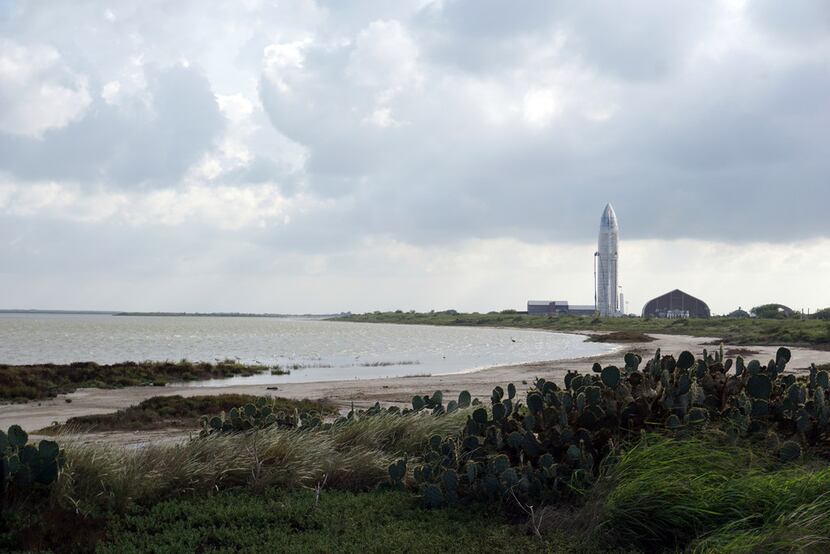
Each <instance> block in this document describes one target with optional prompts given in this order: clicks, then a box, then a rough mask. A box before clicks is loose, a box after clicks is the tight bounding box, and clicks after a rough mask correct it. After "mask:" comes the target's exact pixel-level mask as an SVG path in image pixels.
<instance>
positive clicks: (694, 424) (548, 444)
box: [398, 347, 830, 506]
mask: <svg viewBox="0 0 830 554" xmlns="http://www.w3.org/2000/svg"><path fill="white" fill-rule="evenodd" d="M789 360H790V351H789V350H787V349H786V348H781V349H779V350H778V352H777V355H776V358H775V359H774V360H770V361H769V363H768V364H767V365H766V366H762V365H761V364H760V363H759V362H757V361H752V362H749V363H748V364H745V363H744V361H743V359H742V358H740V357H739V358H737V359H736V360H735V361H734V362H733V360H731V359H725V358H724V355H723V348H722V347H721V348H720V349H719V350H718V351H717V352H715V353H713V354H710V353H709V352H706V351H704V352H703V356H702V357H701V358H696V357H695V356H694V355H693V354H691V353H690V352H683V353H681V354H680V356H678V357H677V358H676V359H675V358H674V356H662V355H661V353H660V351H659V350H658V351H657V353H656V354H655V356H654V357H653V358H652V359H649V360H648V361H647V362H646V363H645V365H643V359H642V358H641V357H640V356H639V355H637V354H634V353H629V354H627V355H626V356H625V366H624V367H623V368H619V367H616V366H607V367H602V366H600V365H599V364H595V365H594V367H593V371H592V372H591V373H589V374H579V373H576V372H568V374H567V375H566V376H565V379H564V388H562V387H560V386H559V385H557V384H556V383H553V382H551V381H547V380H545V379H537V380H536V381H535V382H534V383H533V385H532V387H530V389H529V390H528V391H527V393H526V396H525V401H524V403H522V402H521V401H519V400H518V399H517V396H516V387H515V386H514V385H512V384H511V385H508V386H507V392H505V390H504V389H502V388H501V387H496V388H495V389H493V392H492V395H491V398H490V409H489V410H488V409H486V408H485V407H483V406H479V407H477V408H476V409H474V410H473V411H472V412H471V413H470V414H469V415H468V418H467V423H466V425H465V427H464V430H463V432H462V433H461V435H460V436H458V437H443V438H442V437H439V436H435V437H433V438H432V440H430V443H429V447H428V448H427V449H426V451H425V452H424V454H423V456H422V457H421V460H420V462H419V464H418V465H416V466H415V467H414V471H413V477H414V479H415V481H416V482H417V483H418V484H419V487H420V491H421V496H422V497H423V499H424V501H425V503H426V504H427V505H429V506H437V505H441V504H444V503H452V502H455V501H457V500H458V499H460V498H463V497H475V498H490V499H493V498H502V499H504V498H508V499H509V498H512V497H515V498H516V499H520V500H522V501H524V500H552V499H555V498H559V497H561V496H563V495H568V494H572V493H573V492H574V491H579V490H581V489H583V488H584V487H586V486H588V485H590V484H591V482H592V481H593V480H594V479H595V477H596V476H597V475H598V473H599V466H600V464H601V463H603V462H604V461H606V460H609V457H610V456H611V455H612V454H613V452H614V451H615V448H616V446H615V445H618V444H620V443H621V442H622V441H624V440H626V439H628V438H631V437H637V436H639V435H640V434H641V433H642V432H644V431H647V430H649V431H657V430H661V431H663V432H668V433H674V434H683V433H693V432H695V431H697V430H698V429H700V428H701V427H703V426H705V425H706V424H708V423H712V424H718V425H721V426H722V427H723V428H724V429H725V430H726V431H727V433H728V434H730V436H733V437H734V438H737V437H738V436H755V437H766V439H767V445H768V447H769V448H770V449H771V450H772V451H773V453H774V454H776V455H778V456H779V457H780V459H781V460H782V461H791V460H795V459H798V458H799V457H800V456H801V455H802V446H805V447H807V446H813V445H816V444H818V443H819V442H822V441H823V442H824V443H825V444H826V442H827V441H829V440H830V425H828V421H830V397H828V393H829V392H830V387H828V384H830V383H828V380H829V379H828V377H830V376H828V373H827V372H826V371H818V369H817V368H816V367H815V366H813V368H812V369H811V371H810V374H809V377H807V376H802V377H797V376H796V375H795V374H785V373H784V370H785V368H786V365H787V363H788V362H789ZM641 366H642V367H641ZM733 368H734V371H733ZM426 399H427V397H415V398H414V399H413V408H416V409H428V408H430V406H429V405H428V404H427V403H426ZM429 399H430V400H432V401H433V403H435V402H436V401H437V405H440V396H439V397H438V398H436V397H435V396H434V395H433V397H429ZM416 403H417V405H416ZM471 404H472V403H471ZM432 409H433V411H436V407H432ZM438 411H439V412H440V410H438ZM779 435H780V436H783V437H784V438H785V440H784V441H783V442H782V441H781V439H779ZM611 459H613V458H611ZM400 479H401V478H399V479H398V481H400Z"/></svg>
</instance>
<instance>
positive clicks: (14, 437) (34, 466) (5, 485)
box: [0, 425, 64, 505]
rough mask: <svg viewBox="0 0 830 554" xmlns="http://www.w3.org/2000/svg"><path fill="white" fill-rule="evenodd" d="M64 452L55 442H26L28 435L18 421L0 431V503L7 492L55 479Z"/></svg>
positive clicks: (44, 483) (47, 483) (47, 482)
mask: <svg viewBox="0 0 830 554" xmlns="http://www.w3.org/2000/svg"><path fill="white" fill-rule="evenodd" d="M63 463H64V454H63V451H62V450H61V449H60V447H59V446H58V443H56V442H55V441H51V440H42V441H40V442H39V443H38V444H37V445H32V444H29V435H28V434H27V433H26V431H24V430H23V429H22V428H21V427H20V426H19V425H12V426H11V427H9V430H8V432H3V431H0V497H2V505H5V503H6V498H7V497H8V496H9V495H10V493H14V492H19V491H26V490H28V489H29V488H30V487H31V486H32V485H35V484H40V485H49V484H51V483H53V482H55V481H56V480H57V478H58V475H59V474H60V470H61V468H62V467H63Z"/></svg>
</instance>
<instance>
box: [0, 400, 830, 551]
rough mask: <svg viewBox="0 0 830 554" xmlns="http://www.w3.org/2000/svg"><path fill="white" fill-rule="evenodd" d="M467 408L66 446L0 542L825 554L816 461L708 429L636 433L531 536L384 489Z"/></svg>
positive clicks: (828, 540) (827, 539)
mask: <svg viewBox="0 0 830 554" xmlns="http://www.w3.org/2000/svg"><path fill="white" fill-rule="evenodd" d="M469 412H470V410H463V411H460V412H457V413H454V414H449V415H446V416H442V417H438V418H436V417H432V416H430V415H428V414H424V413H420V414H407V415H404V416H395V415H379V416H374V417H370V418H364V419H361V420H358V421H356V422H352V423H350V424H348V425H342V426H334V427H332V428H330V429H321V430H312V431H292V430H284V429H276V428H271V429H267V430H263V431H258V432H256V433H251V434H237V435H212V436H210V437H208V438H206V439H202V440H194V441H189V442H186V443H183V444H181V445H147V446H145V447H143V448H140V449H126V448H123V447H116V446H107V445H103V444H79V443H69V444H67V445H66V459H67V464H66V467H65V470H64V471H63V472H62V473H61V475H60V477H59V480H58V482H57V483H56V484H55V486H53V487H52V489H51V490H50V491H49V494H50V497H49V499H48V501H47V500H46V499H41V500H40V504H39V505H40V506H41V508H38V509H30V508H27V505H25V504H26V503H29V504H28V505H29V506H32V504H31V503H32V502H34V500H33V498H26V499H23V500H22V502H23V503H24V505H21V506H15V507H13V509H12V510H11V511H10V512H9V513H10V514H11V517H9V518H7V519H6V520H4V521H6V522H7V523H0V550H2V549H3V548H7V549H12V548H53V549H56V550H58V551H68V550H69V549H70V548H71V546H72V545H77V546H81V547H83V545H87V547H89V548H92V545H97V551H99V552H171V551H182V552H194V551H197V552H198V551H206V550H210V551H218V552H235V551H246V552H247V551H250V552H270V551H287V552H328V551H337V552H393V551H394V552H398V551H402V552H405V551H413V550H415V549H418V550H420V549H423V548H424V545H429V549H430V550H445V549H450V548H451V549H452V550H454V551H461V552H474V551H481V550H483V549H485V548H487V549H489V548H492V547H495V548H505V547H511V549H515V548H520V549H521V550H523V551H529V552H537V551H538V552H544V551H547V552H595V551H625V552H638V551H644V552H653V551H662V550H668V551H693V552H701V553H703V552H706V553H709V552H719V553H720V552H734V553H743V552H747V553H748V552H772V551H774V552H788V551H792V552H796V551H797V552H824V551H828V549H830V467H828V465H827V463H826V462H825V461H820V462H819V461H810V460H807V461H806V462H797V463H793V464H788V465H782V464H780V463H778V462H777V461H775V460H773V459H771V458H769V457H768V456H767V455H766V454H765V453H764V452H763V448H762V446H761V445H760V444H759V445H758V446H757V447H756V446H755V445H754V444H753V443H750V442H748V441H741V442H740V443H738V444H730V443H729V442H728V441H727V440H726V439H725V437H724V436H723V435H722V434H718V433H717V432H715V431H710V432H708V433H704V434H701V435H696V436H692V437H688V436H687V437H684V438H672V437H667V436H662V435H646V436H645V437H644V438H643V439H642V440H641V441H640V442H638V443H634V444H631V445H628V446H626V447H625V449H624V450H622V451H621V452H620V453H619V455H618V456H617V457H616V462H615V463H614V464H613V465H609V466H606V468H605V470H604V471H603V473H602V474H601V477H600V478H599V480H598V481H597V484H596V485H595V486H594V487H593V489H591V490H590V491H589V492H588V493H587V495H586V497H585V499H584V502H583V503H582V504H577V505H564V506H563V505H560V506H558V507H556V508H555V509H548V511H546V512H545V513H547V514H548V517H549V518H551V519H554V520H556V523H555V524H549V525H541V526H540V528H543V529H544V531H543V538H542V539H539V538H534V537H531V536H528V534H527V529H528V526H527V525H526V522H522V521H521V520H513V521H512V522H511V521H508V520H507V519H505V516H504V515H500V514H501V513H502V512H500V511H499V507H498V505H496V504H493V505H490V507H487V506H484V505H481V504H476V503H472V504H463V505H462V506H460V507H458V508H455V509H442V510H425V509H423V508H422V507H421V506H420V504H419V502H418V500H417V498H416V496H415V495H414V494H412V492H411V491H408V492H407V491H396V490H390V489H388V488H387V485H386V483H387V482H388V477H387V467H388V465H389V463H391V462H392V461H393V460H396V459H398V458H400V457H409V458H410V459H412V457H413V456H416V455H418V454H420V453H421V452H422V451H423V449H424V447H425V445H426V444H427V443H428V441H429V437H430V436H432V435H434V434H438V435H442V436H447V435H453V434H455V433H458V432H459V431H460V429H461V427H462V426H463V425H464V422H465V421H466V418H467V416H468V415H469ZM318 486H321V488H322V494H321V496H320V500H319V503H318V501H317V500H316V499H315V497H316V494H315V491H314V489H315V488H317V487H318ZM43 506H47V508H42V507H43ZM537 509H538V507H537ZM517 523H524V525H522V526H519V525H517ZM3 525H6V528H5V530H4V528H3Z"/></svg>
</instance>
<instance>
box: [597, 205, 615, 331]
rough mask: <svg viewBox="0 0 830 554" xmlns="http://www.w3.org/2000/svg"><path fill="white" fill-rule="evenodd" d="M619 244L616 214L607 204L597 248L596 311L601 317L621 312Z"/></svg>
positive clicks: (612, 315)
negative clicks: (618, 285)
mask: <svg viewBox="0 0 830 554" xmlns="http://www.w3.org/2000/svg"><path fill="white" fill-rule="evenodd" d="M619 242H620V227H619V224H618V223H617V214H615V213H614V208H613V207H611V204H608V205H607V206H605V211H604V212H603V213H602V220H601V221H600V226H599V243H598V247H597V311H598V312H599V315H600V316H603V317H614V316H618V315H619V314H620V312H621V306H620V302H619V295H618V293H617V290H618V289H617V260H618V257H619Z"/></svg>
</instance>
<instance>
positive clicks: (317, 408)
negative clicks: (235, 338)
mask: <svg viewBox="0 0 830 554" xmlns="http://www.w3.org/2000/svg"><path fill="white" fill-rule="evenodd" d="M257 398H258V397H257V396H254V395H250V394H217V395H207V396H186V397H185V396H179V395H171V396H154V397H152V398H148V399H147V400H144V401H142V402H141V403H139V404H138V405H136V406H130V407H129V408H126V409H123V410H119V411H117V412H114V413H110V414H98V415H88V416H79V417H72V418H69V419H68V420H67V422H66V423H65V424H64V425H53V426H51V427H47V428H46V429H43V430H41V431H40V432H43V433H47V434H57V433H61V432H63V431H64V430H67V429H71V430H72V431H76V432H90V431H147V430H153V429H169V428H177V429H197V428H198V427H199V425H200V419H201V416H203V415H210V414H218V413H219V412H222V411H226V412H227V411H229V410H230V409H231V408H234V407H237V406H242V405H244V404H253V403H255V402H256V400H257ZM272 400H273V401H274V402H275V403H276V404H275V409H276V410H277V411H286V412H293V411H294V410H295V409H296V410H299V411H300V412H303V411H314V412H319V413H322V414H331V413H335V412H336V407H335V405H334V404H332V403H331V402H327V401H324V400H315V401H312V400H307V399H306V400H290V399H287V398H275V399H272Z"/></svg>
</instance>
